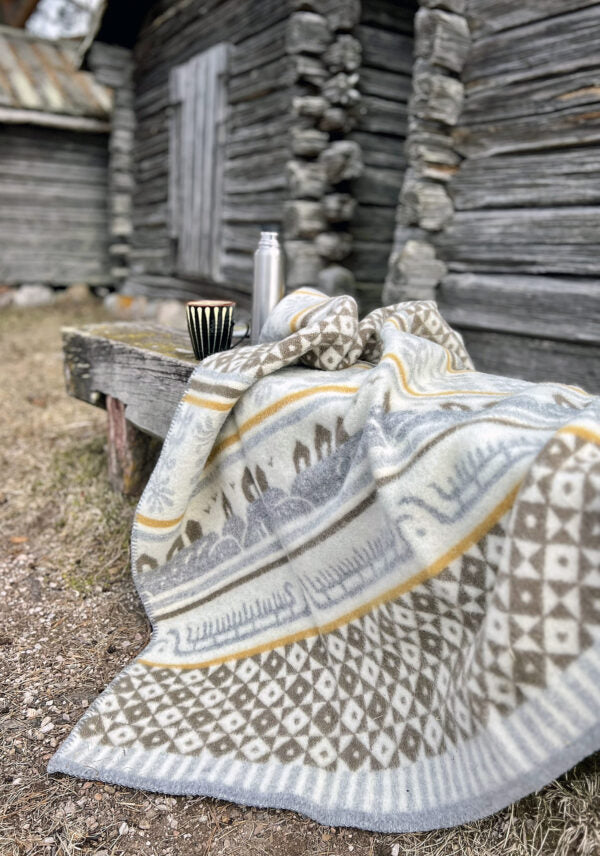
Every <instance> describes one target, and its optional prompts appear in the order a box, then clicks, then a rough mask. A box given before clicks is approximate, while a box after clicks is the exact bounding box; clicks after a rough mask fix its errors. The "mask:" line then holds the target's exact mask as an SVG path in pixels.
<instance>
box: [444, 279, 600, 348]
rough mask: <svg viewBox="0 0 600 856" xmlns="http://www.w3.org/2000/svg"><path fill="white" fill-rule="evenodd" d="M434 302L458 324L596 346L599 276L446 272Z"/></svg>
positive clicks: (599, 334) (598, 339)
mask: <svg viewBox="0 0 600 856" xmlns="http://www.w3.org/2000/svg"><path fill="white" fill-rule="evenodd" d="M438 302H439V305H440V309H441V311H442V313H443V315H444V317H445V318H446V320H447V321H449V322H450V323H451V324H455V325H457V326H459V327H471V328H474V329H479V330H495V331H498V332H510V333H515V334H520V335H523V336H539V337H541V338H546V339H564V340H569V341H574V342H592V343H594V344H597V345H600V280H593V279H587V278H572V279H569V278H556V277H545V276H526V275H524V274H523V275H518V276H514V275H513V276H510V275H490V274H472V273H469V274H450V275H449V276H446V277H445V278H444V279H443V280H442V284H441V285H440V289H439V294H438Z"/></svg>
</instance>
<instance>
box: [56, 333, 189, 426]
mask: <svg viewBox="0 0 600 856" xmlns="http://www.w3.org/2000/svg"><path fill="white" fill-rule="evenodd" d="M63 353H64V367H65V383H66V386H67V392H68V393H69V395H72V396H74V397H75V398H79V399H81V400H82V401H87V402H89V403H90V404H95V405H96V406H105V402H106V396H111V397H112V398H114V399H117V400H118V401H119V402H121V403H122V406H123V407H124V416H125V418H126V419H127V420H128V421H129V422H130V423H131V424H132V425H134V426H135V427H136V428H139V429H140V430H141V431H144V432H146V433H148V434H151V435H153V436H155V437H159V438H164V437H165V435H166V433H167V431H168V428H169V425H170V423H171V419H172V416H173V413H174V411H175V408H176V406H177V404H178V403H179V400H180V398H181V396H182V395H183V392H184V390H185V386H186V384H187V381H188V378H189V376H190V374H191V373H192V371H193V370H194V368H195V366H196V365H197V362H196V360H195V359H194V355H193V352H192V347H191V343H190V341H189V338H188V336H187V335H186V334H185V333H180V332H176V331H173V330H167V329H166V328H161V327H158V326H157V325H151V324H137V323H131V322H118V323H113V324H94V325H90V326H87V327H82V328H74V327H65V328H63ZM150 389H151V390H152V394H150V395H149V394H148V390H150Z"/></svg>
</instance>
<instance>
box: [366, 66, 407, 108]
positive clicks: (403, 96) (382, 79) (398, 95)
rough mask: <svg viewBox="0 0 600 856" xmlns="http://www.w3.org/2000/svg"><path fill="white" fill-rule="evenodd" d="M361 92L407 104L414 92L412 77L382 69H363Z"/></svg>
mask: <svg viewBox="0 0 600 856" xmlns="http://www.w3.org/2000/svg"><path fill="white" fill-rule="evenodd" d="M360 91H361V92H362V93H363V95H377V96H378V97H379V98H385V99H386V100H387V101H401V102H402V103H403V104H407V103H408V99H409V98H410V94H411V92H412V77H409V75H407V74H399V73H398V72H394V71H384V70H383V69H381V68H366V67H363V68H361V70H360Z"/></svg>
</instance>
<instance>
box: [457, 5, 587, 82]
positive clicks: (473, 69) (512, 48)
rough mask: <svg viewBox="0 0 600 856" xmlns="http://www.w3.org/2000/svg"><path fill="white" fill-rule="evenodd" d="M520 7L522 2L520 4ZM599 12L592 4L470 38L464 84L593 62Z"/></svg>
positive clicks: (507, 79) (508, 79)
mask: <svg viewBox="0 0 600 856" xmlns="http://www.w3.org/2000/svg"><path fill="white" fill-rule="evenodd" d="M523 5H525V4H523ZM599 39H600V16H599V15H598V10H597V8H595V7H594V6H592V7H588V8H583V9H577V10H574V11H571V12H568V13H567V14H564V15H556V16H553V17H544V18H542V19H541V20H539V21H535V22H533V23H530V24H525V25H524V26H521V27H517V28H515V29H511V30H507V31H505V32H499V33H494V34H491V35H489V36H486V37H484V38H481V39H477V40H475V41H474V42H473V44H472V47H471V51H470V54H469V59H468V61H467V63H466V65H465V68H464V71H463V81H464V82H465V84H467V85H468V84H474V83H476V84H477V86H480V87H483V86H486V85H487V82H488V81H489V83H490V84H491V85H492V86H498V85H499V84H506V83H511V82H513V81H522V80H529V79H534V78H539V77H543V76H549V75H554V74H563V73H565V72H569V71H576V70H578V69H583V68H594V67H596V66H597V65H598V40H599Z"/></svg>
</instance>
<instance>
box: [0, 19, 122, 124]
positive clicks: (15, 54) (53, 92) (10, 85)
mask: <svg viewBox="0 0 600 856" xmlns="http://www.w3.org/2000/svg"><path fill="white" fill-rule="evenodd" d="M76 61H77V57H76V46H74V45H73V44H70V43H69V42H68V41H66V40H63V41H60V40H59V41H49V40H47V39H42V38H39V37H37V36H34V35H32V34H31V33H28V32H26V31H25V30H16V29H11V28H9V27H0V122H2V121H4V122H11V121H12V122H31V123H33V124H45V125H58V126H64V127H69V126H73V127H74V126H75V125H77V124H78V125H79V126H80V127H81V128H82V130H85V128H86V127H88V128H89V130H94V129H100V127H101V126H102V125H103V124H104V125H105V124H106V123H107V122H108V120H109V118H110V113H111V110H112V90H111V89H109V88H108V87H106V86H102V85H101V84H100V83H98V82H97V81H96V80H95V79H94V77H93V76H92V75H91V74H89V73H88V72H85V71H79V70H78V69H77V68H76V65H75V63H76ZM69 120H70V121H69Z"/></svg>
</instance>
